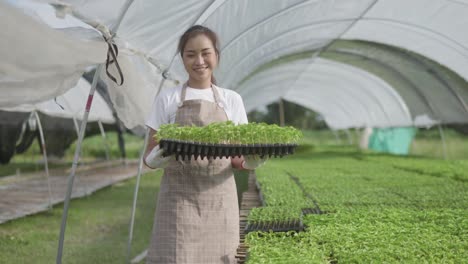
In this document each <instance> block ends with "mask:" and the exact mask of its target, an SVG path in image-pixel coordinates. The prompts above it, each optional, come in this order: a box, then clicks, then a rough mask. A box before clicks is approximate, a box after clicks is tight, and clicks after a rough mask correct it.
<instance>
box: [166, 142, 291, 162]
mask: <svg viewBox="0 0 468 264" xmlns="http://www.w3.org/2000/svg"><path fill="white" fill-rule="evenodd" d="M159 146H160V148H161V149H164V154H163V156H165V157H167V156H170V155H175V156H176V159H177V160H179V159H182V160H191V159H192V157H193V158H194V159H199V158H201V159H202V160H203V159H205V158H208V159H209V158H214V159H216V158H223V157H225V158H229V157H231V158H234V157H240V156H241V155H259V156H260V157H262V158H263V157H269V158H271V157H275V158H276V157H283V156H286V155H290V154H294V151H295V149H296V147H297V144H208V143H200V142H193V141H182V140H171V139H161V140H160V141H159Z"/></svg>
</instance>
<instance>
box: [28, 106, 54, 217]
mask: <svg viewBox="0 0 468 264" xmlns="http://www.w3.org/2000/svg"><path fill="white" fill-rule="evenodd" d="M33 113H34V117H35V118H36V121H37V126H38V127H39V136H40V139H41V146H42V155H43V156H44V168H45V173H46V179H47V189H48V191H49V206H48V207H49V210H51V209H52V188H51V187H50V175H49V164H48V163H49V162H48V160H47V151H46V144H45V139H44V132H43V130H42V125H41V119H40V118H39V115H38V114H37V111H36V110H34V112H33Z"/></svg>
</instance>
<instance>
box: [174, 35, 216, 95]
mask: <svg viewBox="0 0 468 264" xmlns="http://www.w3.org/2000/svg"><path fill="white" fill-rule="evenodd" d="M182 60H183V62H184V66H185V70H186V71H187V73H188V74H189V80H190V81H191V83H193V84H197V85H207V86H209V85H210V83H211V74H212V73H213V70H214V69H215V68H216V66H217V65H218V56H217V54H216V52H215V49H214V47H213V43H212V42H211V40H210V39H209V38H208V37H207V36H205V35H203V34H200V35H197V36H195V37H193V38H191V39H189V40H188V41H187V44H185V48H184V52H183V56H182Z"/></svg>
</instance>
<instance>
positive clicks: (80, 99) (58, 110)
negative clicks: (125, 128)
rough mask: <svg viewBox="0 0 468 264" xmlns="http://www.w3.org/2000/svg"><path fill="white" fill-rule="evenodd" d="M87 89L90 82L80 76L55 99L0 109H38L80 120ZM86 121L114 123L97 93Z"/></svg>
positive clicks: (54, 115)
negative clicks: (75, 83) (73, 85)
mask: <svg viewBox="0 0 468 264" xmlns="http://www.w3.org/2000/svg"><path fill="white" fill-rule="evenodd" d="M89 89H90V84H89V83H88V82H87V81H86V80H85V79H83V78H80V79H79V80H78V83H77V85H76V86H75V87H73V88H72V89H70V90H68V91H67V92H66V93H65V94H63V95H59V96H57V98H56V99H51V100H47V101H45V102H39V103H36V104H23V105H18V106H15V107H6V108H0V109H1V110H4V111H10V112H32V111H38V112H41V113H43V114H46V115H49V116H53V117H61V118H71V119H72V118H75V119H77V120H81V119H82V118H83V113H84V108H85V105H84V102H86V100H87V98H88V93H89ZM62 107H63V109H62ZM88 121H90V122H95V121H96V122H97V121H101V122H102V123H107V124H113V123H115V119H114V117H113V115H112V111H111V110H110V108H109V106H108V105H107V103H106V102H105V101H104V99H103V98H102V97H101V96H100V95H99V94H98V93H95V94H94V99H93V107H92V108H91V111H90V113H89V118H88Z"/></svg>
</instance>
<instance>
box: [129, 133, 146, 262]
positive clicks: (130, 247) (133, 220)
mask: <svg viewBox="0 0 468 264" xmlns="http://www.w3.org/2000/svg"><path fill="white" fill-rule="evenodd" d="M148 140H149V129H148V128H146V133H145V141H144V143H143V147H142V149H141V153H140V159H139V163H138V174H137V180H136V185H135V191H134V192H133V205H132V216H131V219H130V230H129V235H128V243H127V263H129V264H130V263H131V257H132V240H133V227H134V224H135V212H136V206H137V200H138V189H139V188H140V179H141V173H142V171H143V158H144V156H145V153H146V146H147V145H148Z"/></svg>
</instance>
